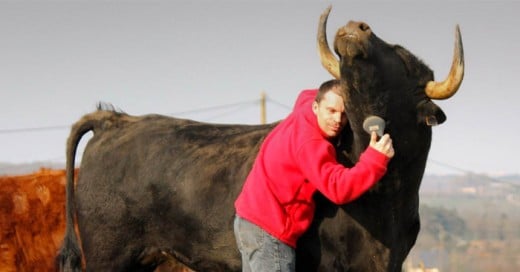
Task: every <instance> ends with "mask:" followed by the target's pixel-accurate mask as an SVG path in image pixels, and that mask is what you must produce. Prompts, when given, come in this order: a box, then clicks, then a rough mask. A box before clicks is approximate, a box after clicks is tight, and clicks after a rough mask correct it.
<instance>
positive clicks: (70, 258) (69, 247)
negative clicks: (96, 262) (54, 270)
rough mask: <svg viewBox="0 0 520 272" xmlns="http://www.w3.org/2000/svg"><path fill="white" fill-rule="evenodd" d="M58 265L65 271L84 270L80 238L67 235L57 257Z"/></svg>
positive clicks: (80, 271)
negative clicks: (79, 243)
mask: <svg viewBox="0 0 520 272" xmlns="http://www.w3.org/2000/svg"><path fill="white" fill-rule="evenodd" d="M56 262H57V263H56V267H58V268H59V271H63V272H82V262H81V251H80V248H79V245H78V240H77V238H76V239H71V237H70V236H69V235H67V236H65V239H64V240H63V244H62V247H61V250H60V252H59V254H58V257H57V259H56Z"/></svg>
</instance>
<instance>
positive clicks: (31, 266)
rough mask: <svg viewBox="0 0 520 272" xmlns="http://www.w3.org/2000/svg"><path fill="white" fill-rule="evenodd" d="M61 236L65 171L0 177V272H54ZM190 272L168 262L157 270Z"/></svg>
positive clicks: (170, 261) (63, 217)
mask: <svg viewBox="0 0 520 272" xmlns="http://www.w3.org/2000/svg"><path fill="white" fill-rule="evenodd" d="M76 174H77V170H76ZM64 233H65V170H51V169H44V168H42V169H40V170H39V171H37V172H35V173H32V174H26V175H20V176H3V177H2V176H0V272H11V271H13V272H15V271H18V272H24V271H30V272H38V271H42V272H43V271H45V272H47V271H55V270H57V269H56V267H55V258H56V255H57V252H58V249H59V245H60V244H61V241H62V240H63V235H64ZM189 271H190V270H188V269H187V268H185V267H184V266H182V265H180V264H178V263H177V262H176V261H174V260H170V259H168V261H167V262H166V263H164V264H163V265H161V266H160V267H158V268H157V269H156V272H189Z"/></svg>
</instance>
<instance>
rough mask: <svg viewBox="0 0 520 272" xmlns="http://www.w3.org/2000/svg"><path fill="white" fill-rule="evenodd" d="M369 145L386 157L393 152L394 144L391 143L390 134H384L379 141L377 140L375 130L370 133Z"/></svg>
mask: <svg viewBox="0 0 520 272" xmlns="http://www.w3.org/2000/svg"><path fill="white" fill-rule="evenodd" d="M370 146H371V147H372V148H373V149H375V150H377V151H379V152H381V153H383V154H384V155H385V156H387V157H388V158H392V157H393V156H394V154H395V151H394V146H393V145H392V139H391V138H390V135H388V134H385V135H383V137H381V139H379V141H378V140H377V133H376V132H375V131H372V134H371V135H370Z"/></svg>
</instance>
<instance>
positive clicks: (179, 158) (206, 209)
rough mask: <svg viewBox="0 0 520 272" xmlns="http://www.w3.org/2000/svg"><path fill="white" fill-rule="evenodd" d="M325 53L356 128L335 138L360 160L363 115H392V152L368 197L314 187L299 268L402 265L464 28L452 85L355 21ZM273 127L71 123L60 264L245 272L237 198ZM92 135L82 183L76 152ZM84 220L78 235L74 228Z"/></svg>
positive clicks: (415, 228)
mask: <svg viewBox="0 0 520 272" xmlns="http://www.w3.org/2000/svg"><path fill="white" fill-rule="evenodd" d="M329 12H330V9H328V10H327V11H326V12H325V13H324V14H323V15H322V17H321V20H320V26H319V31H318V42H319V50H320V56H321V59H322V63H323V65H324V66H325V67H326V68H327V70H329V72H330V73H331V74H332V75H334V76H335V77H338V78H340V79H341V81H342V87H343V89H344V91H345V99H346V108H347V115H348V117H349V123H350V126H349V127H348V128H347V129H345V131H344V132H343V134H342V135H341V138H340V141H339V144H338V145H337V155H338V160H339V161H340V162H342V163H343V164H345V165H346V166H352V165H353V164H354V163H355V162H356V161H357V159H358V157H359V154H360V152H362V151H363V150H364V149H365V148H366V146H367V144H368V135H367V134H366V133H365V132H364V131H363V129H362V121H363V119H364V118H366V117H367V116H369V115H379V116H381V117H383V118H384V119H385V120H386V123H387V124H386V127H387V132H389V133H390V134H391V135H392V138H393V142H394V147H395V149H396V156H395V157H394V158H393V159H392V161H391V163H390V164H389V167H388V172H387V174H386V175H385V176H384V177H383V179H382V180H381V181H380V182H379V183H378V184H377V185H376V186H375V187H374V188H373V189H371V190H370V191H369V192H368V193H366V194H365V195H363V196H362V197H361V198H359V199H358V200H356V201H354V202H352V203H350V204H347V205H342V206H337V205H334V204H332V203H331V202H329V201H327V200H326V199H325V198H324V197H323V196H322V195H321V194H319V193H317V194H316V196H315V199H316V201H317V209H316V213H315V220H314V222H313V224H312V225H311V227H310V229H309V230H308V231H307V232H306V233H305V234H304V236H303V237H302V238H301V239H300V240H299V242H298V248H297V270H298V271H401V265H402V262H403V261H404V259H405V258H406V256H407V254H408V252H409V251H410V249H411V248H412V246H413V245H414V243H415V239H416V237H417V234H418V232H419V228H420V223H419V214H418V204H419V203H418V201H419V199H418V190H419V185H420V181H421V179H422V175H423V172H424V168H425V164H426V159H427V155H428V151H429V148H430V142H431V127H430V125H432V124H440V123H442V122H444V120H445V119H446V117H445V115H444V113H443V112H442V110H441V109H440V108H439V107H437V106H436V105H435V104H434V103H433V102H432V101H431V99H444V98H448V97H450V96H451V95H453V94H454V93H455V91H456V90H457V89H458V87H459V85H460V83H461V81H462V77H463V54H462V45H461V40H460V34H459V32H458V29H457V33H456V34H457V35H456V49H455V54H454V61H453V63H452V69H451V71H450V74H449V76H448V77H447V79H446V80H445V81H444V82H434V81H433V72H432V71H431V70H430V69H429V68H428V67H427V66H426V65H425V64H423V63H422V62H421V61H419V60H418V59H417V58H416V57H415V56H413V54H411V53H410V52H409V51H407V50H406V49H404V48H402V47H400V46H396V45H389V44H387V43H385V42H384V41H382V40H381V39H379V38H378V37H377V36H376V35H375V34H374V33H372V31H371V30H370V28H369V27H368V25H366V24H364V23H356V22H350V23H349V24H347V25H346V26H345V27H342V28H340V30H338V32H337V34H336V39H335V42H334V50H335V51H336V54H337V55H338V56H339V60H337V59H336V57H335V56H334V55H333V54H332V52H331V51H330V49H329V48H328V44H327V41H326V38H325V37H326V35H325V26H326V20H327V16H328V13H329ZM274 126H275V124H269V125H216V124H207V123H200V122H195V121H191V120H183V119H177V118H171V117H166V116H160V115H146V116H140V117H135V116H130V115H127V114H124V113H117V112H114V111H110V110H101V109H100V110H98V111H96V112H93V113H91V114H88V115H86V116H84V117H83V118H82V119H81V120H80V121H78V122H77V123H76V124H75V125H74V126H73V128H72V131H71V135H70V137H69V139H68V143H67V173H68V181H67V230H66V236H65V240H64V245H63V247H62V250H61V252H60V256H59V257H58V261H59V263H60V267H61V268H62V270H64V271H80V269H81V267H82V264H83V265H85V263H86V267H87V270H88V271H151V270H153V268H154V267H155V266H156V265H157V264H158V263H160V262H162V261H164V260H165V259H167V258H169V257H171V256H173V257H175V258H176V259H178V260H180V261H181V262H183V263H184V264H186V265H188V266H189V267H191V268H192V269H194V270H197V271H240V267H241V265H240V256H239V253H238V250H237V248H236V245H235V239H234V236H233V224H232V222H233V217H234V208H233V202H234V200H235V198H236V196H237V194H238V193H239V191H240V189H241V187H242V183H243V182H244V180H245V178H246V175H247V174H248V171H249V169H250V168H251V165H252V162H253V160H254V159H255V155H256V153H257V151H258V148H259V146H260V144H261V142H262V139H263V138H264V137H265V136H266V134H267V133H268V132H269V131H270V130H271V129H272V128H273V127H274ZM89 131H93V132H94V136H93V137H92V139H91V140H90V141H89V142H88V145H87V146H86V148H85V151H84V155H83V159H82V162H81V168H80V171H79V177H78V182H77V184H76V187H74V184H73V182H72V180H73V172H72V170H73V169H74V167H73V166H74V157H75V153H76V147H77V144H78V142H79V141H80V139H81V137H82V136H83V135H84V134H85V133H87V132H89ZM76 226H77V229H78V232H79V237H80V239H78V236H77V235H76V232H75V227H76Z"/></svg>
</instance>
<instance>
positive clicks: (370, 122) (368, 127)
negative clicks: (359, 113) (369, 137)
mask: <svg viewBox="0 0 520 272" xmlns="http://www.w3.org/2000/svg"><path fill="white" fill-rule="evenodd" d="M363 129H364V130H365V131H366V132H367V133H368V134H372V131H375V132H376V134H377V136H379V137H382V136H383V133H384V131H385V120H383V118H381V117H379V116H375V115H372V116H369V117H367V118H366V119H365V121H363Z"/></svg>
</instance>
